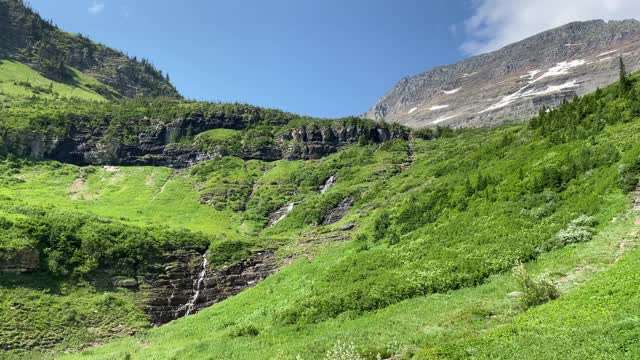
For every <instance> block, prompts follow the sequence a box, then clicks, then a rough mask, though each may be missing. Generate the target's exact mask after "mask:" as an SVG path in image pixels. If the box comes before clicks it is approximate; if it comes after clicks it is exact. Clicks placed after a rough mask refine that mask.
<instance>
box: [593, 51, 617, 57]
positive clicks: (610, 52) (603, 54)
mask: <svg viewBox="0 0 640 360" xmlns="http://www.w3.org/2000/svg"><path fill="white" fill-rule="evenodd" d="M617 52H618V50H611V51H607V52H603V53H602V54H600V55H598V56H596V57H603V56H607V55H609V54H615V53H617Z"/></svg>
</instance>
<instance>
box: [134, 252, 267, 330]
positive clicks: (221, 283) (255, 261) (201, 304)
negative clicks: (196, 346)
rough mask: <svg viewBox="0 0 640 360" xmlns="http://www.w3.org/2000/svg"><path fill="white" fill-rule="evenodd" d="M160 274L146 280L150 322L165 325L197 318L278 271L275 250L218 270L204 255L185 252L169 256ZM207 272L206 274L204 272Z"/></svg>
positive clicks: (260, 253)
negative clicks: (148, 294) (198, 313)
mask: <svg viewBox="0 0 640 360" xmlns="http://www.w3.org/2000/svg"><path fill="white" fill-rule="evenodd" d="M165 260H166V262H165V265H164V267H163V269H162V271H161V273H160V274H159V275H157V276H155V277H153V278H150V279H147V281H148V285H146V286H147V287H148V291H149V292H150V297H149V303H148V309H147V311H148V313H149V316H150V317H151V322H152V323H153V324H154V325H156V326H159V325H162V324H165V323H167V322H170V321H172V320H175V319H178V318H180V317H183V316H185V315H190V314H194V313H196V312H198V311H200V310H202V309H204V308H206V307H208V306H211V305H213V304H215V303H217V302H220V301H222V300H224V299H226V298H228V297H230V296H233V295H236V294H238V293H239V292H241V291H242V290H244V289H246V288H248V287H251V286H254V285H255V284H257V283H258V282H260V281H262V280H264V279H265V278H267V277H268V276H269V275H271V274H273V273H274V272H275V271H276V269H277V264H276V262H275V256H274V251H273V250H264V251H260V252H255V253H254V254H253V255H252V256H251V257H250V258H248V259H245V260H242V261H240V262H238V263H236V264H234V265H231V266H228V267H225V268H222V269H215V268H213V267H211V266H210V265H208V264H207V263H204V267H203V255H202V254H199V253H197V252H195V251H185V252H180V253H175V254H170V255H167V258H166V259H165ZM203 270H205V271H203Z"/></svg>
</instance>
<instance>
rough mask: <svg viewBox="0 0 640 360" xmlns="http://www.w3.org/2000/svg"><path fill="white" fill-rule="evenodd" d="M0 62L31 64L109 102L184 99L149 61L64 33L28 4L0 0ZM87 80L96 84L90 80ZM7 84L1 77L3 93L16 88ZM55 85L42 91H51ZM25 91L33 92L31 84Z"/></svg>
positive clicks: (55, 79) (52, 77)
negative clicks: (112, 100)
mask: <svg viewBox="0 0 640 360" xmlns="http://www.w3.org/2000/svg"><path fill="white" fill-rule="evenodd" d="M0 61H7V62H8V61H13V62H18V63H21V64H23V65H26V66H28V67H30V68H32V69H33V70H35V71H37V72H38V73H40V74H41V75H42V76H44V77H45V78H47V79H49V80H50V81H49V83H50V82H54V83H64V84H69V85H78V84H81V85H86V88H85V89H84V90H89V91H91V92H95V93H97V94H99V95H101V96H103V97H105V98H119V97H135V96H169V97H180V94H179V93H178V91H177V90H176V88H175V87H174V86H173V85H172V84H171V83H170V81H169V78H168V76H167V75H165V74H163V73H162V72H161V71H159V70H157V69H156V68H155V67H154V66H153V65H152V64H151V63H149V62H148V61H146V60H140V61H139V60H137V59H135V58H130V57H128V56H127V55H125V54H124V53H122V52H121V51H118V50H114V49H111V48H109V47H107V46H104V45H101V44H98V43H96V42H94V41H92V40H90V39H88V38H86V37H84V36H82V35H80V34H71V33H68V32H65V31H62V30H61V29H59V28H58V27H56V26H55V25H53V24H52V23H51V22H49V21H45V20H44V19H42V17H41V16H40V15H38V14H37V13H36V12H34V11H33V10H32V9H31V8H30V7H29V6H28V5H27V4H26V3H25V2H24V1H23V0H0ZM0 75H2V71H1V69H0ZM32 77H33V76H29V77H27V78H26V79H24V80H23V81H20V80H22V79H11V80H13V81H12V83H13V82H14V81H15V82H16V83H15V84H14V87H20V86H21V85H26V83H27V82H28V81H29V80H30V79H31V78H32ZM87 78H90V79H91V81H89V82H87V81H84V80H85V79H87ZM2 80H6V79H1V78H0V94H1V93H2V91H4V87H5V86H7V85H10V84H11V83H5V84H3V83H4V81H2ZM16 80H17V81H16ZM49 83H46V84H44V86H42V90H44V91H39V93H42V92H46V91H47V90H48V85H49ZM22 87H26V88H27V90H33V88H32V87H30V86H22ZM72 95H74V96H78V97H82V94H75V93H73V94H72Z"/></svg>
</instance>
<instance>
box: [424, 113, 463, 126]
mask: <svg viewBox="0 0 640 360" xmlns="http://www.w3.org/2000/svg"><path fill="white" fill-rule="evenodd" d="M457 116H458V114H456V115H451V116H442V117H439V118H438V119H436V120H434V121H432V122H431V123H430V124H432V125H435V124H440V123H441V122H443V121H447V120H451V119H453V118H454V117H457Z"/></svg>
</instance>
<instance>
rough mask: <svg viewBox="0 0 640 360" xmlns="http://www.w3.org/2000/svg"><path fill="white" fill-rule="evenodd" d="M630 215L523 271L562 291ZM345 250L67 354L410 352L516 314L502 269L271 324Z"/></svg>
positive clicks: (620, 234)
mask: <svg viewBox="0 0 640 360" xmlns="http://www.w3.org/2000/svg"><path fill="white" fill-rule="evenodd" d="M633 219H634V218H633V217H630V216H627V217H624V218H622V219H620V220H619V221H618V222H616V223H615V224H613V225H611V226H607V229H606V230H603V231H602V232H601V233H600V234H599V235H598V236H597V237H596V238H595V239H594V240H593V241H592V242H590V243H586V244H580V245H577V246H572V247H568V248H565V249H562V250H560V251H556V252H554V253H550V254H546V255H544V256H542V257H541V258H540V259H539V260H538V261H537V262H535V263H531V264H529V265H528V268H529V270H530V271H531V272H532V273H535V274H540V273H543V272H547V271H550V272H553V274H554V278H555V279H562V280H559V281H562V284H563V286H564V288H565V290H566V291H568V290H570V289H571V288H573V287H575V286H577V285H579V284H581V283H583V282H584V281H586V280H588V279H589V278H590V277H591V276H592V275H593V274H594V273H596V272H598V271H600V270H603V269H606V268H607V267H608V266H609V265H610V264H612V263H613V262H614V261H616V259H617V256H618V255H619V254H617V252H616V250H617V249H618V248H619V246H620V242H621V241H622V239H627V240H630V241H629V242H628V243H627V244H628V245H629V246H634V244H635V243H637V241H638V236H637V234H636V232H634V231H633V230H632V228H633V225H632V224H633ZM345 250H346V251H350V250H352V249H350V248H349V247H348V246H346V247H345V246H334V247H332V248H331V249H327V250H326V252H325V253H324V254H323V255H322V256H320V257H318V258H317V259H315V260H314V261H313V262H309V261H300V262H298V263H296V264H294V265H293V266H291V267H289V268H287V269H286V270H284V271H282V272H280V273H278V274H276V275H275V276H273V277H272V278H270V279H268V280H267V281H265V282H264V283H262V284H261V285H259V286H257V287H256V288H253V289H250V290H248V291H246V292H244V293H242V294H241V295H239V296H237V297H235V298H233V299H229V300H227V301H225V302H224V303H222V304H219V305H216V306H214V307H212V308H210V309H207V310H205V311H203V312H201V313H199V314H198V315H196V316H194V317H191V318H186V319H182V320H179V321H176V322H174V323H171V324H169V325H167V326H164V327H162V328H159V329H154V330H153V331H151V332H150V333H149V334H148V335H145V336H142V337H139V338H131V339H126V340H123V341H118V342H115V343H113V344H110V345H108V346H106V347H102V348H97V349H94V350H89V351H86V352H85V353H83V354H82V355H75V356H71V357H70V358H72V359H75V358H78V359H85V358H95V359H112V358H118V357H121V356H124V354H127V353H130V354H131V355H132V356H133V358H136V359H137V358H140V359H165V358H166V359H171V358H194V359H295V358H296V356H297V355H302V358H303V359H315V358H321V357H322V355H323V354H324V353H325V352H326V351H327V350H328V349H329V348H331V346H333V344H335V343H337V342H340V341H342V342H353V343H354V344H355V345H356V346H357V348H358V349H359V350H360V351H361V352H362V353H365V354H366V353H373V354H376V353H383V354H384V353H396V352H399V353H403V352H404V353H405V354H411V353H413V352H415V351H417V350H418V349H420V348H423V347H433V346H440V345H442V344H443V343H448V342H456V341H457V340H458V339H460V338H467V337H473V336H475V335H477V334H478V333H482V332H483V331H486V330H489V329H491V328H493V327H496V326H499V325H503V324H507V323H508V322H509V321H510V320H511V319H512V318H513V317H514V316H515V315H517V314H518V312H519V310H518V306H517V304H516V299H515V298H513V297H510V296H509V295H508V294H509V293H510V292H513V291H515V290H517V289H518V288H517V285H516V284H515V283H514V281H513V279H512V278H511V276H510V275H508V274H504V275H497V276H494V277H492V278H491V280H490V281H489V282H487V283H486V284H483V285H481V286H478V287H475V288H469V289H462V290H457V291H452V292H450V293H447V294H434V295H429V296H425V297H421V298H417V299H413V300H408V301H405V302H402V303H399V304H396V305H393V306H390V307H388V308H386V309H384V310H381V311H378V312H375V313H369V314H366V315H364V316H361V317H356V318H349V317H343V318H338V319H335V320H331V321H327V322H324V323H322V324H318V325H301V326H296V325H292V326H288V327H279V326H273V324H272V323H271V322H270V321H269V316H268V315H269V313H273V312H276V311H277V309H278V308H279V307H281V306H286V304H287V302H288V298H289V297H291V296H297V295H299V294H304V293H305V292H307V290H306V289H307V288H308V287H310V286H312V284H313V278H314V277H315V274H316V273H317V272H319V271H322V269H323V268H324V267H326V266H327V265H330V264H331V263H332V262H334V261H336V259H337V258H340V257H341V255H342V254H343V252H344V251H345ZM585 266H589V267H590V271H589V272H582V271H580V269H581V268H583V267H585ZM261 299H268V300H261ZM246 324H252V325H253V326H256V327H257V328H258V329H259V330H260V334H259V335H258V336H257V337H236V336H234V335H233V330H234V329H235V328H237V327H238V326H243V325H246ZM177 334H179V336H178V335H177ZM372 358H375V357H372Z"/></svg>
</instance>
